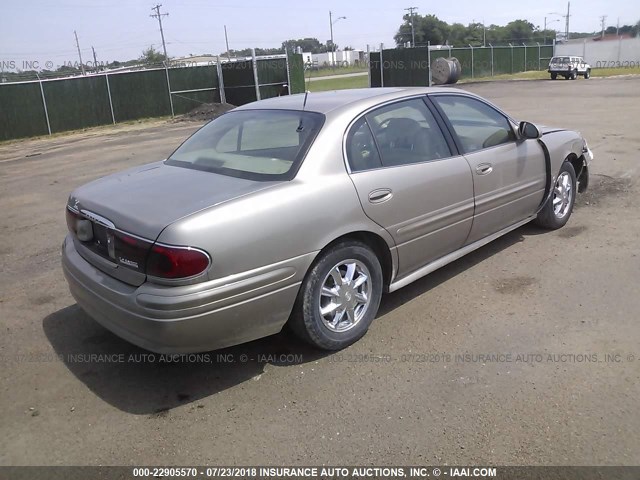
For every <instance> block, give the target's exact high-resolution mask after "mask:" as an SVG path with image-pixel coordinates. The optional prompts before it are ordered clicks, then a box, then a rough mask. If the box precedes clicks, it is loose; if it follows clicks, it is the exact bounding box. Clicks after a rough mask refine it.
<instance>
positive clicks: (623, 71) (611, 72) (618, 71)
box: [591, 67, 640, 77]
mask: <svg viewBox="0 0 640 480" xmlns="http://www.w3.org/2000/svg"><path fill="white" fill-rule="evenodd" d="M616 75H640V67H636V68H594V69H593V70H591V76H592V77H613V76H616Z"/></svg>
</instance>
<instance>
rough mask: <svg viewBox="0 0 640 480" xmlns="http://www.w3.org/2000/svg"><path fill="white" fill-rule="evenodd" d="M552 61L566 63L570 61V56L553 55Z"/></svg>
mask: <svg viewBox="0 0 640 480" xmlns="http://www.w3.org/2000/svg"><path fill="white" fill-rule="evenodd" d="M551 63H560V64H566V63H569V57H553V58H552V59H551Z"/></svg>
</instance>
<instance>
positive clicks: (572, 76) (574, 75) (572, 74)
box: [571, 70, 578, 80]
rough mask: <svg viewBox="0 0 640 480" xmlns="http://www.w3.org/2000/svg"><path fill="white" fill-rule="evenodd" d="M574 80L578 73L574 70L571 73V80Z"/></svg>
mask: <svg viewBox="0 0 640 480" xmlns="http://www.w3.org/2000/svg"><path fill="white" fill-rule="evenodd" d="M576 78H578V72H577V70H574V71H573V72H571V80H575V79H576Z"/></svg>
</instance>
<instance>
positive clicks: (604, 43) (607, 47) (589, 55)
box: [555, 37, 640, 68]
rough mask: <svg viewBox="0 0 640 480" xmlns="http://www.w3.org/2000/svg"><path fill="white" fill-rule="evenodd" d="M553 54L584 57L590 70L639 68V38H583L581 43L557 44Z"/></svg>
mask: <svg viewBox="0 0 640 480" xmlns="http://www.w3.org/2000/svg"><path fill="white" fill-rule="evenodd" d="M555 54H556V55H577V56H580V57H584V59H585V61H586V62H587V63H588V64H589V65H591V67H592V68H605V67H639V66H640V37H636V38H623V39H619V40H600V41H593V40H592V39H590V38H585V39H584V40H583V41H582V42H573V41H571V42H569V43H559V44H556V53H555Z"/></svg>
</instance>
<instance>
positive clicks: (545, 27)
mask: <svg viewBox="0 0 640 480" xmlns="http://www.w3.org/2000/svg"><path fill="white" fill-rule="evenodd" d="M549 15H559V14H551V13H550V14H549ZM559 21H560V19H559V18H556V19H555V20H551V21H550V22H549V23H553V22H559ZM554 31H555V30H554ZM543 43H544V44H545V45H546V43H547V17H544V42H543Z"/></svg>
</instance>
